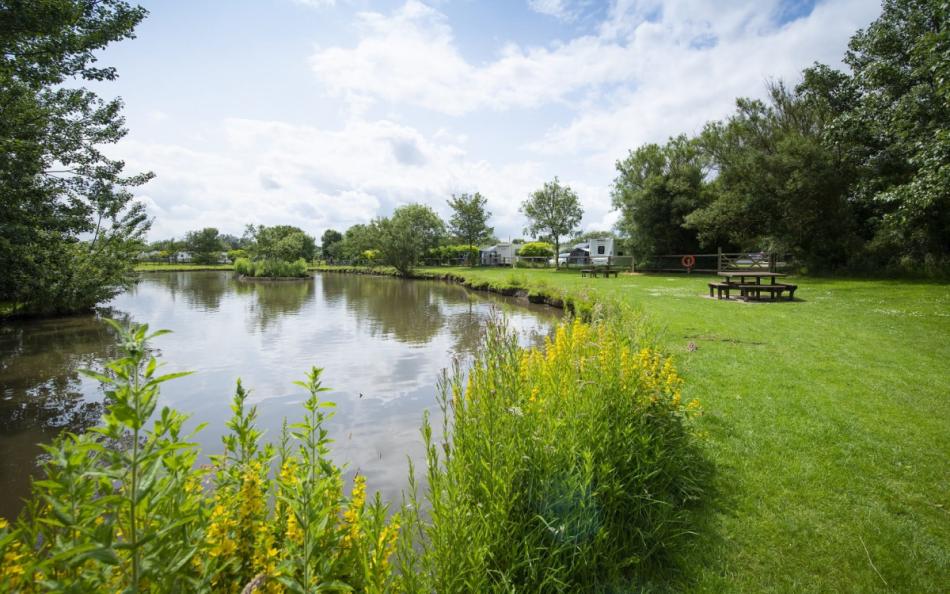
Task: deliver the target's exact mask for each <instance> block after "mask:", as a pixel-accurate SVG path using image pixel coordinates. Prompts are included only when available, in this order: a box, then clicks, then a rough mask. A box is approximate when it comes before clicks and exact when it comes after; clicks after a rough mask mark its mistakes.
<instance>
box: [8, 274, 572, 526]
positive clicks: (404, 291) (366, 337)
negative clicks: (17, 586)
mask: <svg viewBox="0 0 950 594" xmlns="http://www.w3.org/2000/svg"><path fill="white" fill-rule="evenodd" d="M493 311H496V312H497V311H500V312H501V313H502V314H504V316H505V317H506V318H507V319H508V322H509V325H510V326H511V327H512V328H513V329H515V330H516V331H518V332H519V334H520V335H521V336H522V340H523V342H525V343H531V342H535V341H539V340H540V337H542V336H543V335H544V334H546V333H547V332H548V331H549V329H550V327H551V325H552V324H553V322H554V321H556V319H557V318H556V313H555V312H554V310H551V309H548V308H543V307H537V306H529V305H525V304H521V303H514V302H513V301H511V300H508V299H504V298H501V297H496V296H491V295H486V294H474V293H470V292H468V291H466V290H465V289H463V288H462V287H459V286H456V285H450V284H445V283H438V282H425V281H403V280H398V279H393V278H382V277H367V276H351V275H336V274H328V275H317V276H316V277H314V278H313V279H312V280H308V281H299V282H279V283H264V282H250V283H247V282H240V281H237V280H235V279H234V278H233V277H232V275H231V273H228V272H170V273H153V274H146V275H143V276H142V280H141V282H140V283H139V284H138V285H137V286H136V287H135V288H133V289H132V290H131V291H129V292H127V293H125V294H123V295H120V296H118V297H117V298H116V299H114V300H113V301H112V302H111V303H110V304H109V306H108V308H107V310H106V311H104V312H103V315H108V316H110V317H113V318H115V319H119V320H122V321H129V322H137V323H147V324H149V325H150V326H151V328H153V329H159V328H167V329H170V330H172V331H173V333H172V334H169V335H166V336H162V337H160V338H158V339H156V340H155V341H154V343H153V344H152V346H153V347H154V348H155V350H156V354H157V355H158V356H159V357H160V359H161V361H163V362H164V363H165V364H166V366H165V371H166V372H169V371H180V370H192V371H195V372H196V373H195V374H193V375H191V376H188V377H185V378H182V379H178V380H174V381H172V382H169V383H166V384H164V385H163V388H162V401H163V402H162V404H164V405H168V406H171V407H173V408H177V409H179V410H181V411H184V412H186V413H189V414H191V415H192V423H194V424H197V423H199V422H208V427H207V428H205V429H204V430H203V431H202V432H201V433H200V434H199V442H201V445H202V448H203V450H204V451H205V452H206V453H217V452H219V451H220V449H221V448H220V439H221V435H222V433H223V430H224V422H225V421H226V420H227V419H228V418H229V416H230V414H231V413H230V409H229V405H230V402H231V397H232V395H233V392H234V382H235V380H236V379H237V378H239V377H240V378H241V380H242V382H243V384H244V386H245V387H246V388H249V389H251V391H252V393H251V396H250V398H249V401H250V402H251V404H256V405H257V406H258V412H259V424H260V426H261V427H263V428H264V429H265V431H266V433H265V439H267V438H269V439H272V440H276V439H277V438H278V436H279V432H280V425H281V422H282V420H283V419H284V418H285V417H287V418H288V419H290V420H291V421H293V420H296V419H298V418H299V417H300V416H301V415H302V412H303V408H302V402H303V400H304V399H305V396H306V395H305V394H304V393H303V392H302V391H301V390H300V389H299V388H298V387H296V386H293V384H292V382H293V381H294V380H298V379H303V375H304V373H305V372H306V371H307V370H308V369H309V368H310V367H311V366H313V365H316V366H318V367H322V368H324V374H323V379H324V383H325V385H327V386H329V387H331V388H332V391H331V392H328V393H326V394H325V395H324V397H325V398H326V399H330V400H333V401H335V402H336V403H337V408H336V416H335V417H334V418H333V419H332V420H331V421H330V424H329V429H330V431H331V435H332V436H333V437H334V439H335V440H336V443H335V444H334V446H333V453H334V458H335V459H336V460H337V461H338V462H340V463H346V464H348V465H349V474H353V473H354V472H356V471H357V470H358V471H359V472H361V473H362V474H365V475H366V476H367V479H368V481H369V486H370V488H371V489H377V490H379V491H381V492H382V494H383V496H384V497H385V498H389V499H391V500H398V494H399V492H400V490H401V489H402V488H404V486H405V483H406V474H407V468H408V463H407V461H406V459H407V456H410V457H412V458H413V459H414V460H417V461H418V460H420V459H421V458H422V457H423V448H422V445H421V438H420V437H419V431H418V429H419V423H420V420H421V419H422V413H423V411H424V410H425V409H429V410H430V411H431V412H432V413H436V412H437V405H436V401H435V398H436V387H435V386H436V382H437V380H438V377H439V375H440V373H441V370H442V369H443V368H446V367H448V366H450V365H451V363H452V361H453V359H454V358H456V357H459V358H461V359H462V360H465V359H467V358H468V357H469V356H470V355H471V353H472V352H473V351H474V349H475V348H476V347H477V345H478V341H479V336H480V333H481V332H482V330H483V328H484V325H485V322H486V320H487V319H488V318H489V316H491V315H492V312H493ZM114 356H116V348H115V337H114V335H113V333H112V331H111V330H110V329H109V328H108V327H107V326H106V325H105V324H104V323H103V322H102V321H101V320H100V319H99V317H98V316H93V315H89V316H77V317H69V318H61V319H54V320H40V321H23V322H16V323H11V324H5V325H0V516H5V517H8V518H9V517H12V516H13V515H15V514H16V513H17V512H18V510H19V509H20V507H21V500H22V498H23V497H24V496H26V494H27V493H28V490H29V477H30V475H31V473H33V472H35V469H36V460H37V456H38V455H39V454H40V453H41V451H40V449H39V447H38V445H37V444H39V443H41V442H46V441H49V440H50V439H51V438H52V437H54V436H55V435H56V434H57V433H58V432H59V431H61V430H63V429H68V430H71V431H80V430H82V429H84V428H86V427H88V426H90V425H91V424H94V423H95V422H96V421H97V420H98V418H99V416H100V415H101V413H102V404H101V402H102V390H101V388H100V387H99V385H98V384H97V383H96V382H94V381H91V380H88V379H86V378H84V377H83V376H81V375H80V374H79V372H78V370H79V369H83V368H92V369H98V368H101V365H102V362H103V361H105V360H108V359H109V358H111V357H114Z"/></svg>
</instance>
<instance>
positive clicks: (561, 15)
mask: <svg viewBox="0 0 950 594" xmlns="http://www.w3.org/2000/svg"><path fill="white" fill-rule="evenodd" d="M528 7H529V8H531V10H533V11H535V12H538V13H541V14H546V15H548V16H552V17H554V18H556V19H559V20H562V21H573V20H574V19H575V18H577V15H576V13H575V12H574V11H573V10H571V7H570V2H569V1H568V0H528Z"/></svg>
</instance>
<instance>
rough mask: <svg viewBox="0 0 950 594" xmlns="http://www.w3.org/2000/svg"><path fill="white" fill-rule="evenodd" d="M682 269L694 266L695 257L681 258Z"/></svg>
mask: <svg viewBox="0 0 950 594" xmlns="http://www.w3.org/2000/svg"><path fill="white" fill-rule="evenodd" d="M680 264H682V265H683V268H692V267H693V266H694V265H695V264H696V256H683V257H682V258H681V259H680Z"/></svg>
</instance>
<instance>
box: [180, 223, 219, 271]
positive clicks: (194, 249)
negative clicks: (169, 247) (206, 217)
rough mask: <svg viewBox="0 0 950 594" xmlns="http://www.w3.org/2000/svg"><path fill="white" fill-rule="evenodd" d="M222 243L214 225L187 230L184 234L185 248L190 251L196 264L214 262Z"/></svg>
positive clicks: (216, 260)
mask: <svg viewBox="0 0 950 594" xmlns="http://www.w3.org/2000/svg"><path fill="white" fill-rule="evenodd" d="M223 248H224V244H223V242H222V240H221V235H220V234H219V233H218V230H217V229H215V228H214V227H205V228H204V229H200V230H198V231H189V232H188V233H187V234H186V235H185V249H186V250H188V251H189V252H191V257H192V260H193V261H194V262H195V263H196V264H216V263H217V262H218V258H219V256H220V254H221V250H222V249H223Z"/></svg>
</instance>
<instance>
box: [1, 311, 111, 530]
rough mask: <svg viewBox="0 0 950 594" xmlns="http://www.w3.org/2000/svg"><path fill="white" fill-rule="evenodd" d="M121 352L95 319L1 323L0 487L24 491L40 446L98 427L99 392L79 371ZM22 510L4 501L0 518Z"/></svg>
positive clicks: (100, 405)
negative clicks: (62, 435)
mask: <svg viewBox="0 0 950 594" xmlns="http://www.w3.org/2000/svg"><path fill="white" fill-rule="evenodd" d="M107 313H110V314H111V313H113V312H107ZM120 321H123V320H122V318H121V317H120ZM116 352H117V351H116V348H115V336H114V333H113V331H112V329H111V328H110V327H109V326H108V325H107V324H105V323H104V322H103V321H102V320H101V319H100V318H99V317H97V316H95V315H84V316H72V317H66V318H54V319H49V320H23V321H14V322H8V323H4V324H2V325H0V378H2V381H0V386H2V393H0V484H3V485H4V487H5V488H7V489H12V490H13V491H15V492H19V493H24V494H25V493H26V492H27V489H28V484H29V473H27V472H24V469H25V468H33V467H34V466H35V461H36V458H37V456H39V455H40V454H41V453H42V450H41V449H40V447H39V445H38V444H40V443H46V442H49V441H50V440H51V439H53V438H54V437H55V436H56V435H58V434H59V433H60V432H61V431H64V430H65V431H71V432H81V431H84V430H85V429H87V428H89V427H91V426H92V425H94V424H95V423H96V422H98V420H99V418H100V417H101V416H102V402H101V401H99V400H95V399H92V400H91V399H89V394H90V393H96V392H97V387H96V385H95V382H93V381H91V380H89V379H87V378H84V377H83V376H82V375H80V373H79V370H80V369H85V368H91V367H98V366H99V364H100V362H101V361H102V360H104V359H107V358H111V357H113V356H115V355H116ZM99 393H101V391H100V392H99ZM18 509H19V502H18V501H16V500H13V501H11V500H9V499H7V498H2V497H0V516H3V517H7V518H9V517H12V516H13V515H14V514H15V513H16V512H17V510H18Z"/></svg>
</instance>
